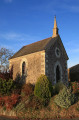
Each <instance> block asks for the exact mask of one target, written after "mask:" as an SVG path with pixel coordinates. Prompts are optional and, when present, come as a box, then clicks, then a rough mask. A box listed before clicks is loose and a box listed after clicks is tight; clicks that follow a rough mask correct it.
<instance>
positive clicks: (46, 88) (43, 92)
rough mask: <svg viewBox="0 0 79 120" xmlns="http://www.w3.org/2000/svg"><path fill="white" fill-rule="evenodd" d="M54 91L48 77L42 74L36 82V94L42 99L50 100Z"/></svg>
mask: <svg viewBox="0 0 79 120" xmlns="http://www.w3.org/2000/svg"><path fill="white" fill-rule="evenodd" d="M52 91H53V89H52V84H51V82H50V81H49V79H48V77H47V76H46V75H41V76H40V77H39V78H38V80H37V82H36V84H35V89H34V95H35V96H37V97H38V98H40V99H42V100H45V101H46V100H47V101H48V99H50V98H51V95H52Z"/></svg>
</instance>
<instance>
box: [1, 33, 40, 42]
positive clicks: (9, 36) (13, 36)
mask: <svg viewBox="0 0 79 120" xmlns="http://www.w3.org/2000/svg"><path fill="white" fill-rule="evenodd" d="M0 39H4V40H6V41H20V42H21V41H25V40H27V41H29V40H30V41H33V40H40V38H39V37H37V36H32V37H31V35H27V34H18V33H4V34H3V33H2V34H0Z"/></svg>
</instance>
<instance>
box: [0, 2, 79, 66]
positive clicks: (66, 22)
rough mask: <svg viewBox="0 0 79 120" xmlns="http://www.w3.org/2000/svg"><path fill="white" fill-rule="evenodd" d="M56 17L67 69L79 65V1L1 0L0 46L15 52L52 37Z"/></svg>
mask: <svg viewBox="0 0 79 120" xmlns="http://www.w3.org/2000/svg"><path fill="white" fill-rule="evenodd" d="M55 15H56V19H57V26H58V28H59V35H60V37H61V40H62V42H63V44H64V47H65V49H66V52H67V54H68V57H69V60H68V68H69V67H71V66H74V65H76V64H79V0H0V47H5V48H8V49H10V50H12V51H13V52H14V53H15V52H17V51H18V50H19V49H20V48H21V47H22V46H25V45H28V44H30V43H33V42H36V41H39V40H42V39H45V38H48V37H51V36H52V34H53V31H52V29H53V26H54V16H55Z"/></svg>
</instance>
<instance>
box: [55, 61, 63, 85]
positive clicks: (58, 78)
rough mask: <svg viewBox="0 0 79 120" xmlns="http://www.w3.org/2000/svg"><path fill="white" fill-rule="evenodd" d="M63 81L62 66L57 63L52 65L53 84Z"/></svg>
mask: <svg viewBox="0 0 79 120" xmlns="http://www.w3.org/2000/svg"><path fill="white" fill-rule="evenodd" d="M62 80H63V73H62V66H61V64H60V62H59V61H56V63H55V65H54V82H53V83H54V84H56V83H57V82H60V81H62Z"/></svg>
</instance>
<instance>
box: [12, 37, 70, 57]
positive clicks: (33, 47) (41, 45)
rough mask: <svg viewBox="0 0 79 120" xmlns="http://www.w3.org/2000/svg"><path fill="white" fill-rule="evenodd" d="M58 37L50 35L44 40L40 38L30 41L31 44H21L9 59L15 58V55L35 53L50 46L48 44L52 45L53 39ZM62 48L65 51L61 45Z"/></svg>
mask: <svg viewBox="0 0 79 120" xmlns="http://www.w3.org/2000/svg"><path fill="white" fill-rule="evenodd" d="M58 38H60V37H59V36H57V37H54V38H52V37H50V38H46V39H44V40H40V41H38V42H35V43H32V44H29V45H26V46H23V47H22V48H21V49H20V50H19V51H18V52H16V53H15V54H14V55H13V56H12V57H11V58H10V59H13V58H17V57H20V56H24V55H27V54H31V53H35V52H39V51H42V50H46V49H48V48H49V47H50V45H54V43H55V41H56V40H57V39H58ZM63 49H64V51H65V48H64V46H63ZM65 54H66V51H65ZM66 56H67V54H66ZM67 57H68V56H67ZM67 59H68V58H67Z"/></svg>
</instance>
